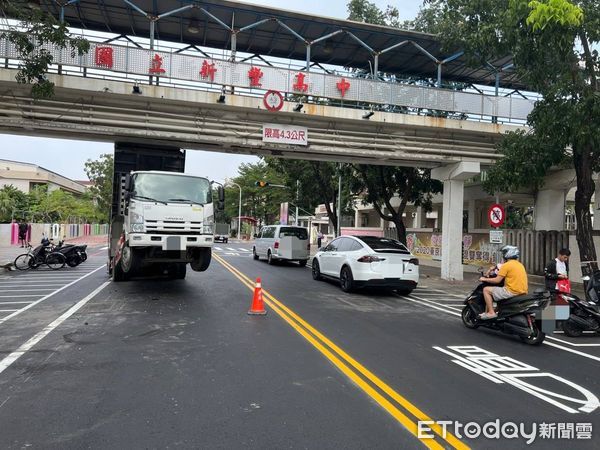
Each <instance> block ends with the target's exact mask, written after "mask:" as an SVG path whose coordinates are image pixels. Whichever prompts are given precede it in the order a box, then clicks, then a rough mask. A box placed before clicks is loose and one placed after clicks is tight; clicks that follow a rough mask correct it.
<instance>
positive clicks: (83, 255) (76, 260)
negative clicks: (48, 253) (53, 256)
mask: <svg viewBox="0 0 600 450" xmlns="http://www.w3.org/2000/svg"><path fill="white" fill-rule="evenodd" d="M86 250H87V244H84V245H74V244H66V245H65V243H64V241H58V245H57V246H56V247H54V251H55V252H60V253H62V254H63V255H64V256H65V258H66V260H67V265H68V266H69V267H76V266H78V265H79V264H81V263H82V262H84V261H85V260H86V259H87V252H86Z"/></svg>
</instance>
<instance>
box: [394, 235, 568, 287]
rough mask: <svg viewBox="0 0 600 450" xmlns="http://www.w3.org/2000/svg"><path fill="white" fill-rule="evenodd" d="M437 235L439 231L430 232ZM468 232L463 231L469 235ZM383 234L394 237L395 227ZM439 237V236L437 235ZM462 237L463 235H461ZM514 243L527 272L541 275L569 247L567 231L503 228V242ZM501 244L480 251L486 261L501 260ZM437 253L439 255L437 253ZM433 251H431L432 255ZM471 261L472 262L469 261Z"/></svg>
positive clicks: (478, 261)
mask: <svg viewBox="0 0 600 450" xmlns="http://www.w3.org/2000/svg"><path fill="white" fill-rule="evenodd" d="M430 234H432V235H439V234H440V233H430ZM469 234H470V233H465V235H469ZM383 235H384V236H385V237H387V238H392V239H396V229H395V228H393V227H390V228H385V229H384V230H383ZM438 237H439V236H438ZM463 238H464V236H463ZM463 242H464V239H463ZM503 245H516V246H517V247H519V250H520V251H521V257H520V261H521V262H522V263H523V265H524V266H525V269H526V270H527V273H529V274H534V275H543V274H544V268H545V267H546V264H548V262H550V261H551V260H552V259H553V258H555V257H556V255H557V254H558V251H559V250H560V249H562V248H568V247H569V232H568V231H533V230H504V244H503ZM503 245H493V246H490V249H487V250H486V251H483V252H481V253H483V254H487V253H489V256H487V257H484V258H483V259H485V260H486V261H489V263H490V264H492V263H493V262H494V261H498V262H499V261H501V260H502V256H501V254H500V249H501V248H502V246H503ZM438 253H439V255H438ZM469 253H471V251H466V252H465V253H464V254H463V261H464V262H465V263H467V262H470V259H469ZM441 254H442V249H441V248H439V250H438V251H436V252H435V256H436V257H438V258H439V257H441ZM433 255H434V253H433V252H432V256H433ZM471 263H472V262H471ZM475 264H477V265H481V264H482V261H480V259H479V258H477V262H476V263H475Z"/></svg>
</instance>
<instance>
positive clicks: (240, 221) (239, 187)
mask: <svg viewBox="0 0 600 450" xmlns="http://www.w3.org/2000/svg"><path fill="white" fill-rule="evenodd" d="M229 184H233V185H234V186H237V187H238V189H239V190H240V202H239V205H238V229H237V237H238V239H241V237H240V236H241V235H242V187H241V186H240V185H239V184H237V183H234V182H233V181H229Z"/></svg>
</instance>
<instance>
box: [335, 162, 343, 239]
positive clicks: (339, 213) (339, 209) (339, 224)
mask: <svg viewBox="0 0 600 450" xmlns="http://www.w3.org/2000/svg"><path fill="white" fill-rule="evenodd" d="M338 168H339V171H340V172H339V178H338V204H337V230H336V237H337V236H340V235H341V234H342V163H340V164H339V166H338Z"/></svg>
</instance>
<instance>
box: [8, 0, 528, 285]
mask: <svg viewBox="0 0 600 450" xmlns="http://www.w3.org/2000/svg"><path fill="white" fill-rule="evenodd" d="M74 3H76V4H77V5H76V6H77V11H76V12H73V13H72V15H71V17H69V13H68V11H67V19H68V20H69V21H70V23H75V24H77V25H80V26H82V28H83V27H85V28H88V29H94V30H97V31H112V28H115V29H119V28H121V29H123V30H125V29H127V28H128V26H131V27H133V28H132V29H134V30H136V31H139V30H145V28H144V27H145V26H146V25H149V32H150V39H149V42H148V45H146V46H144V45H143V44H140V43H139V40H137V41H136V40H133V39H131V38H130V37H128V36H126V35H125V34H120V35H117V36H114V37H113V38H110V39H107V38H106V37H103V38H90V41H91V47H90V50H89V52H88V53H87V54H85V55H81V56H79V55H72V54H70V52H69V51H67V50H65V49H60V48H57V47H53V46H52V45H47V46H46V50H47V51H48V52H50V54H52V56H53V61H54V63H55V64H54V65H53V66H52V68H51V71H50V73H49V74H48V75H47V76H48V78H49V79H50V80H51V81H53V82H54V83H55V86H56V88H55V95H54V97H52V98H51V99H45V100H34V99H32V98H31V94H30V92H31V88H30V86H27V85H23V84H18V83H17V82H16V81H15V75H16V71H17V67H18V63H19V60H20V55H19V53H18V51H17V50H16V48H15V47H14V45H13V44H12V43H11V42H10V41H8V40H6V39H4V40H0V58H1V59H3V60H4V62H5V63H4V66H3V68H2V69H0V117H1V120H0V132H5V133H16V134H26V135H30V136H40V137H60V138H67V139H81V140H94V141H111V142H114V141H134V142H141V143H144V142H147V143H152V144H155V145H156V144H166V145H169V146H179V147H181V148H187V149H200V150H210V151H218V152H226V153H243V154H252V155H266V156H277V157H284V158H296V159H313V160H323V161H339V162H353V163H365V164H385V165H402V166H416V167H423V168H432V169H433V170H432V176H433V177H435V178H438V179H440V180H443V181H444V218H443V221H442V223H443V227H444V229H443V230H442V231H443V233H442V234H443V239H444V242H443V247H444V249H447V251H446V250H444V253H443V254H444V257H443V258H444V259H443V261H442V276H444V277H445V278H449V279H461V278H462V266H461V264H460V257H461V247H460V242H461V231H462V210H463V186H464V181H465V180H466V179H468V178H470V177H472V176H474V175H476V174H478V173H479V172H480V170H481V167H482V166H486V165H491V164H493V163H494V161H496V160H497V158H498V157H499V156H498V155H497V154H496V152H495V150H494V147H495V145H496V143H497V142H498V141H499V140H500V139H501V136H502V134H504V133H505V132H506V131H509V130H513V129H516V128H517V127H519V126H522V125H523V123H524V121H525V119H526V118H527V115H528V113H529V112H530V111H531V109H532V108H533V101H532V100H529V99H527V98H524V97H523V96H522V95H514V93H515V92H517V93H518V91H513V92H512V93H509V94H510V95H506V96H500V95H499V93H500V91H499V86H500V75H501V73H502V71H503V70H504V68H505V67H508V66H510V64H508V63H507V61H500V62H499V64H500V66H498V64H497V65H496V66H493V65H490V66H491V67H492V68H494V67H495V68H496V71H495V72H494V73H493V74H492V75H493V78H492V81H493V82H494V83H495V88H496V89H495V93H494V94H493V95H492V94H487V93H485V92H484V91H483V90H481V89H479V88H478V87H477V86H475V85H474V83H482V84H490V79H489V77H488V75H489V69H487V71H486V70H483V71H482V70H479V71H471V72H470V73H469V74H465V73H464V72H460V71H459V68H460V64H457V61H459V60H460V58H461V57H462V53H461V52H457V53H455V54H453V55H445V56H437V57H436V56H433V55H432V53H431V52H432V51H433V48H434V47H435V46H436V45H437V47H435V48H436V49H437V50H439V43H436V41H435V39H433V37H432V36H430V35H418V34H416V33H410V32H402V31H401V30H393V31H390V29H389V28H387V27H377V26H372V25H367V24H357V23H354V22H346V21H335V20H332V19H322V18H314V17H311V16H302V15H300V14H297V13H289V12H284V11H276V10H272V9H268V8H261V7H254V6H249V5H245V6H243V7H242V6H237V4H233V2H227V1H224V2H222V1H217V2H210V4H209V3H208V2H182V3H186V5H185V6H184V7H181V8H174V9H173V10H171V11H167V12H164V13H163V14H162V15H161V14H160V11H154V12H153V13H147V14H146V19H148V22H147V23H145V22H144V24H142V25H139V24H138V23H137V22H136V21H132V22H131V23H130V24H126V23H124V24H120V25H119V26H116V25H115V24H116V23H118V21H119V20H123V18H124V17H125V16H124V15H123V14H122V11H119V10H117V8H120V7H122V5H125V8H128V10H129V16H130V17H131V15H132V14H134V13H135V14H140V13H144V10H143V8H142V6H144V5H145V7H147V8H150V4H151V3H152V2H143V1H139V2H137V6H136V3H132V2H130V1H122V0H112V1H106V2H103V3H102V5H103V6H101V4H100V3H97V2H91V1H83V0H81V1H76V2H69V3H68V4H67V5H70V4H74ZM161 3H162V2H161ZM164 3H167V2H164ZM170 3H173V2H170ZM142 4H143V5H142ZM67 5H65V6H62V7H61V10H60V16H61V18H63V17H64V15H65V7H66V6H67ZM140 5H142V6H140ZM154 5H155V4H154ZM155 7H156V6H155ZM210 7H213V8H217V9H213V10H211V9H210ZM94 8H96V9H97V8H101V9H102V8H103V10H102V11H100V12H98V14H89V11H92V10H94ZM111 8H112V9H111ZM218 8H221V9H218ZM198 11H200V12H201V13H203V14H204V40H203V41H200V40H199V39H198V37H197V36H196V34H197V33H196V32H195V31H194V30H193V27H192V25H194V24H195V25H194V27H196V28H197V27H198V26H199V25H198V24H199V22H198V17H197V16H196V15H191V16H190V17H184V14H188V13H189V14H196V13H197V12H198ZM50 12H52V11H50ZM86 12H87V13H88V14H85V13H86ZM100 13H101V14H100ZM228 13H231V14H232V18H231V20H230V21H229V22H227V21H226V19H227V17H225V16H226V15H227V14H228ZM113 14H114V15H113ZM244 14H245V15H244ZM224 15H225V16H224ZM173 16H177V17H176V18H177V19H178V21H172V22H169V21H168V20H169V19H170V18H174V17H173ZM86 17H91V18H92V19H86ZM97 17H104V18H105V20H107V22H106V24H104V25H106V26H105V28H103V26H104V25H103V24H102V23H100V22H101V21H100V22H94V20H97V19H96V18H97ZM159 19H162V22H159ZM234 19H235V20H237V21H238V25H237V26H235V25H234ZM184 20H185V21H187V20H190V25H189V26H188V27H187V34H186V33H184V27H183V23H184V22H183V21H184ZM286 20H287V22H286ZM302 20H304V21H305V22H306V23H308V24H309V25H310V26H309V25H306V24H305V25H304V26H303V27H301V28H299V29H298V30H297V31H294V30H293V29H292V26H291V24H292V23H296V22H298V21H302ZM240 21H241V22H242V23H239V22H240ZM244 21H245V22H246V23H243V22H244ZM253 21H254V22H253ZM294 21H295V22H294ZM108 22H110V23H111V27H112V28H111V27H109V26H108V25H107V24H108ZM226 23H231V24H232V25H231V26H229V25H226ZM215 24H216V25H215ZM158 25H160V26H161V27H162V28H161V30H162V34H163V36H167V37H172V38H173V39H174V40H175V36H178V33H179V36H180V41H181V42H182V43H189V44H190V45H188V46H187V47H183V46H179V47H177V46H174V47H170V48H169V47H166V46H165V45H164V44H163V45H161V46H160V47H158V46H156V45H155V41H154V36H155V34H156V33H157V26H158ZM211 26H212V27H215V26H216V27H217V28H219V27H221V28H222V29H220V31H219V30H216V29H211ZM261 27H271V28H270V29H268V30H267V34H266V35H267V36H268V37H270V42H269V43H267V44H265V42H267V41H266V40H265V39H264V36H261V35H259V34H258V32H257V30H258V29H259V28H261ZM273 27H275V28H273ZM311 27H312V28H311ZM365 27H366V28H365ZM282 28H283V29H284V31H285V30H287V31H289V33H288V35H287V38H289V36H290V35H291V36H292V41H293V42H292V44H291V46H290V43H289V42H283V43H284V44H286V45H284V46H283V47H279V46H278V45H279V41H278V40H280V39H281V40H283V41H285V38H283V37H281V33H280V31H281V29H282ZM311 30H312V31H311ZM223 32H225V34H224V35H223V36H222V37H220V38H219V36H221V35H222V34H223ZM190 33H191V34H190ZM242 33H246V34H248V33H250V34H249V36H247V39H246V41H243V40H242V39H241V36H242ZM310 33H313V35H312V36H309V34H310ZM315 33H316V34H315ZM319 33H320V37H318V36H319ZM383 38H385V39H383ZM344 39H345V40H344ZM369 39H371V40H372V41H373V42H370V41H369ZM382 39H383V40H382ZM393 39H396V41H397V42H394V41H393ZM297 41H299V42H297ZM326 41H332V43H333V44H334V46H333V50H334V52H333V54H334V55H338V54H339V53H345V56H344V55H342V57H345V58H347V59H346V61H350V62H352V61H354V60H355V59H356V55H357V54H360V52H361V51H362V52H364V51H365V50H367V52H368V53H369V52H370V53H369V55H370V56H372V57H373V63H374V66H375V69H374V70H373V71H372V73H371V74H370V75H369V74H365V73H364V70H363V69H364V67H363V68H362V69H361V64H362V65H363V66H364V61H362V62H361V63H360V64H358V63H354V64H348V66H350V67H352V66H354V67H355V68H358V69H361V70H363V71H362V72H360V71H359V72H356V71H355V72H353V73H352V72H350V73H348V72H341V71H340V70H337V69H331V67H329V66H327V64H337V65H338V66H339V65H341V60H339V61H338V60H336V59H335V58H336V57H338V56H335V57H334V56H331V55H332V51H331V49H330V50H329V51H328V50H327V48H326V47H324V48H322V49H321V53H319V50H318V49H319V46H318V45H317V44H319V45H320V44H323V43H325V42H326ZM348 41H350V42H351V43H353V44H348ZM206 42H210V43H211V45H212V46H215V45H222V46H223V47H222V48H225V46H226V45H230V46H231V48H230V49H229V53H228V54H226V55H225V53H223V54H222V55H215V54H211V53H209V50H207V49H206V48H204V47H202V48H200V47H199V45H201V44H202V43H204V44H205V43H206ZM244 42H245V44H242V43H244ZM374 43H375V44H377V45H378V46H379V50H375V44H374ZM298 45H299V46H300V47H301V48H300V50H298V48H296V47H297V46H298ZM303 46H304V47H303ZM428 46H429V47H428ZM240 47H243V48H240ZM284 47H285V49H287V50H285V51H284ZM408 48H410V49H412V50H411V51H407V49H408ZM269 49H270V50H269ZM336 49H337V50H339V51H335V50H336ZM399 49H402V51H403V53H398V54H396V55H394V52H398V51H399ZM240 51H245V52H246V53H245V54H246V55H248V56H247V57H245V58H241V56H240ZM303 51H305V52H306V53H305V55H306V64H305V65H304V66H300V67H298V66H294V65H293V64H292V63H291V62H288V63H287V66H286V65H285V64H282V63H281V61H279V60H276V59H275V58H273V59H269V58H268V56H267V57H263V56H261V53H262V54H263V55H269V54H271V53H272V54H274V55H275V56H278V57H281V56H282V55H283V54H284V53H285V52H287V54H288V56H289V57H290V59H293V58H296V59H297V58H298V55H299V54H300V53H302V52H303ZM311 52H312V53H311ZM242 56H243V55H242ZM386 57H387V59H386ZM419 58H421V59H419ZM423 58H424V59H425V62H423ZM338 59H339V57H338ZM403 61H404V63H405V66H404V67H400V66H401V65H402V62H403ZM427 61H429V63H430V65H431V66H432V67H435V68H434V70H433V71H431V70H430V69H427V68H423V67H425V66H426V63H427ZM432 61H433V62H432ZM369 64H370V65H371V63H370V62H369ZM399 64H400V66H399ZM411 64H414V65H415V66H418V65H420V66H419V68H418V69H414V70H413V68H412V66H411ZM421 66H422V67H421ZM442 69H445V70H446V71H447V77H448V79H449V80H451V81H452V82H453V83H456V82H460V81H461V80H463V81H465V82H466V83H470V84H469V86H472V88H468V89H463V90H462V91H460V90H454V89H445V88H443V87H442ZM462 69H464V66H463V67H462ZM379 70H382V71H384V70H390V71H392V70H393V71H398V70H403V71H405V72H407V73H409V74H410V75H411V76H412V77H413V78H414V76H415V75H419V76H420V77H422V78H427V77H431V76H432V75H435V76H436V77H437V83H436V87H432V86H425V85H423V84H419V83H417V84H415V83H410V82H406V83H399V82H397V81H391V80H390V79H389V77H388V78H386V77H385V76H383V75H381V76H380V74H379ZM486 77H487V78H486ZM506 86H507V87H510V88H515V89H518V88H520V87H522V86H520V85H519V84H518V80H515V79H514V78H512V77H509V79H508V80H507V82H506ZM279 129H281V130H282V131H284V132H289V130H291V132H296V133H297V134H298V135H301V136H302V137H303V139H302V140H296V141H294V140H293V139H292V140H291V141H290V140H289V139H279V138H278V137H276V136H275V135H272V134H271V133H270V131H269V130H278V131H276V132H275V133H276V135H277V136H279ZM288 137H289V133H288Z"/></svg>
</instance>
